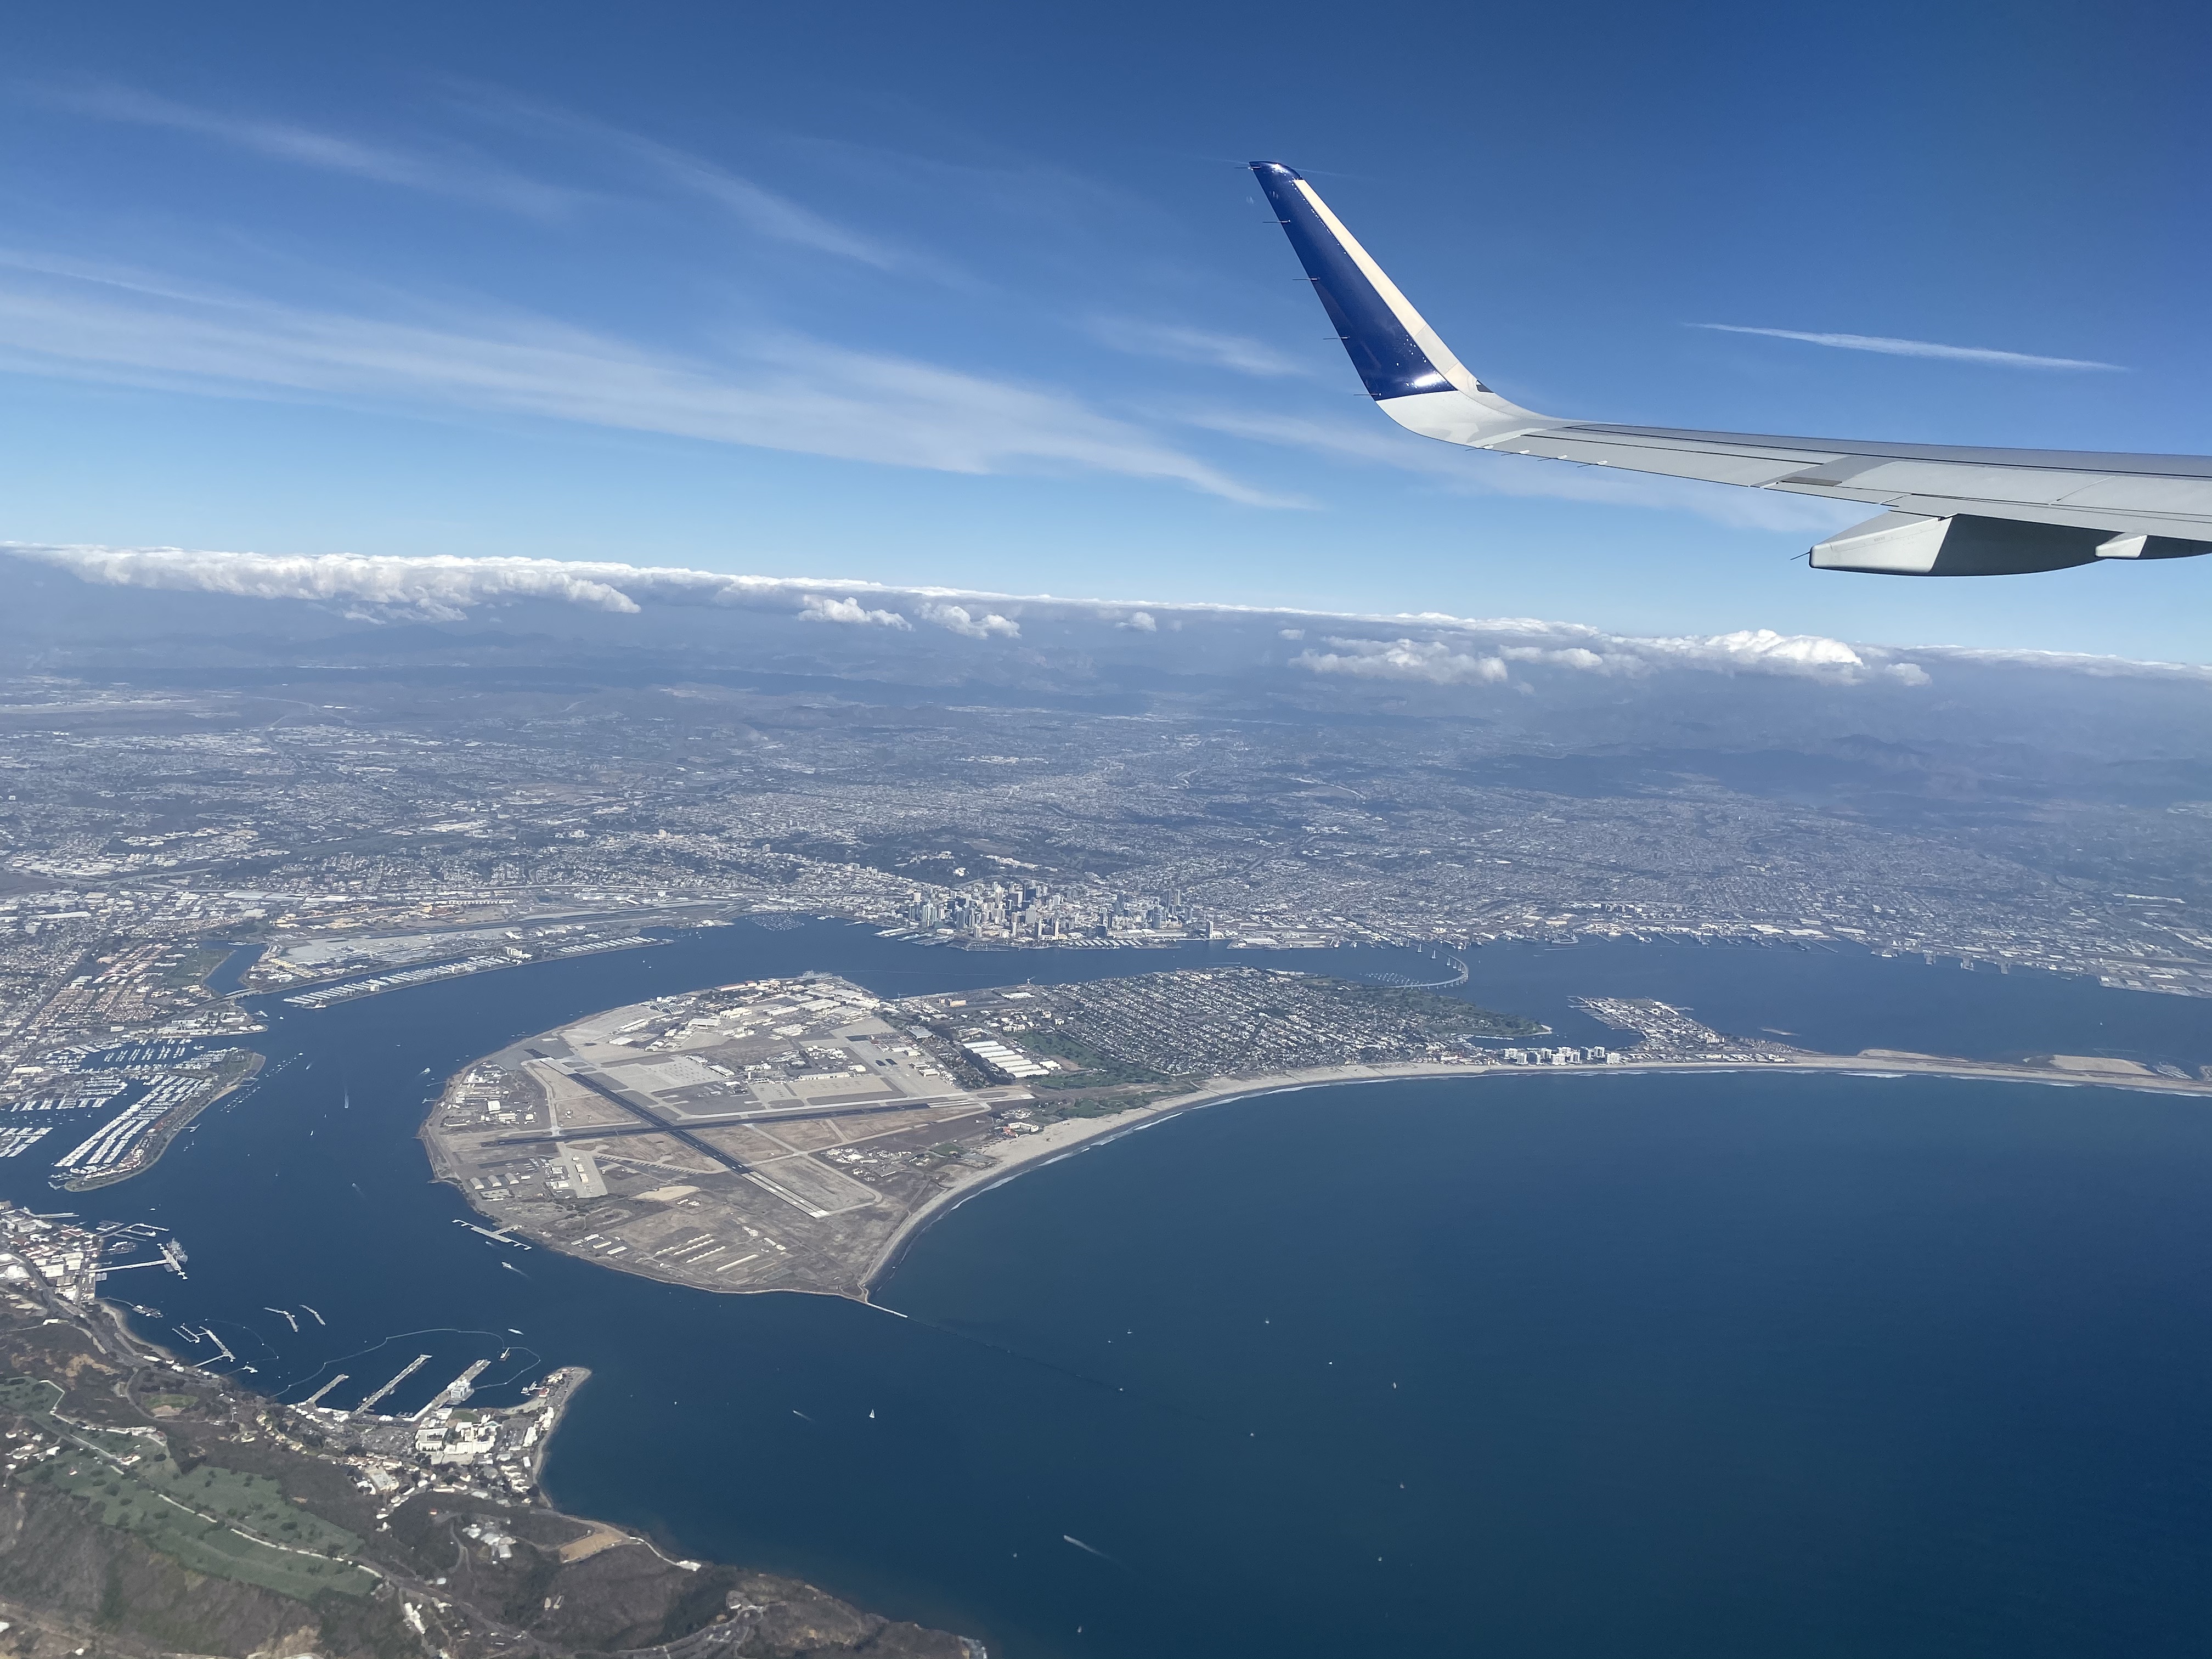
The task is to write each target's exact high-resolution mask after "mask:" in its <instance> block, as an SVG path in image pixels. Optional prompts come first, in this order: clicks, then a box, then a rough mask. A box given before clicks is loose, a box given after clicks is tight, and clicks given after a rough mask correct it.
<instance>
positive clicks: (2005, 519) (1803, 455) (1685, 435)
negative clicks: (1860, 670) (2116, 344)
mask: <svg viewBox="0 0 2212 1659" xmlns="http://www.w3.org/2000/svg"><path fill="white" fill-rule="evenodd" d="M1252 171H1253V173H1254V174H1255V176H1256V177H1257V178H1258V179H1259V181H1260V188H1261V190H1262V191H1266V192H1267V200H1268V201H1269V202H1270V203H1272V204H1273V206H1274V209H1275V216H1276V218H1277V219H1279V221H1280V222H1282V226H1283V229H1284V230H1285V233H1287V234H1288V235H1289V236H1290V239H1291V247H1292V248H1293V249H1295V250H1296V251H1297V256H1298V261H1299V263H1300V264H1303V265H1304V267H1305V271H1306V276H1307V277H1308V278H1309V279H1310V281H1311V282H1312V283H1313V285H1314V292H1315V293H1316V295H1319V296H1320V298H1321V302H1322V307H1323V308H1324V309H1326V310H1327V311H1328V315H1329V320H1330V321H1332V322H1333V323H1334V324H1335V325H1336V331H1337V335H1338V337H1340V339H1341V340H1342V341H1343V342H1344V349H1345V350H1346V352H1347V353H1349V354H1350V356H1351V358H1352V367H1353V368H1356V369H1358V371H1359V377H1360V379H1361V380H1364V382H1365V383H1366V386H1367V391H1368V393H1369V395H1370V396H1371V397H1372V398H1374V399H1375V402H1376V406H1377V407H1378V408H1380V409H1381V410H1382V411H1383V413H1384V414H1386V415H1388V416H1389V417H1390V418H1391V419H1392V420H1394V421H1395V422H1398V424H1399V425H1401V426H1402V427H1404V428H1406V429H1407V431H1409V432H1418V433H1419V434H1420V435H1422V436H1423V437H1425V438H1437V439H1441V440H1443V441H1444V442H1446V443H1454V444H1463V445H1466V446H1467V447H1469V448H1473V449H1494V450H1498V451H1500V452H1502V453H1506V454H1511V455H1534V456H1541V457H1544V458H1546V459H1551V460H1559V461H1577V462H1580V463H1582V464H1583V465H1588V466H1612V467H1620V468H1622V469H1624V470H1626V471H1633V472H1659V473H1664V474H1666V475H1668V477H1676V478H1705V479H1709V480H1711V482H1713V483H1726V484H1741V485H1743V486H1745V487H1747V488H1749V489H1782V490H1788V491H1790V493H1791V494H1793V495H1823V496H1826V497H1828V498H1829V499H1831V500H1839V501H1867V502H1870V503H1874V504H1876V505H1879V506H1881V507H1885V508H1887V509H1888V510H1887V511H1886V512H1884V513H1882V514H1881V516H1880V517H1879V518H1876V519H1874V520H1869V522H1867V523H1865V524H1863V525H1859V526H1857V527H1855V528H1853V529H1850V530H1846V531H1844V532H1842V533H1841V534H1840V535H1838V536H1834V537H1832V538H1829V539H1828V540H1826V541H1825V542H1822V543H1821V544H1820V545H1819V546H1817V547H1815V548H1814V550H1813V552H1812V562H1813V564H1814V568H1818V569H1822V570H1859V571H1869V572H1875V573H1878V574H1886V575H1902V576H1992V575H2010V574H2018V573H2021V572H2024V571H2031V570H2059V569H2063V568H2066V567H2068V566H2069V565H2081V564H2092V563H2094V562H2097V561H2099V560H2102V559H2174V558H2187V557H2190V556H2194V555H2197V554H2200V553H2212V457H2208V456H2201V455H2110V454H2100V453H2077V452H2074V451H2068V450H2042V449H1967V448H1958V447H1952V446H1949V445H1945V444H1896V443H1866V442H1860V441H1839V440H1837V439H1832V438H1789V437H1776V436H1766V435H1759V434H1755V433H1743V432H1691V431H1677V430H1674V429H1673V428H1667V427H1652V426H1609V425H1604V424H1601V423H1599V422H1591V421H1568V420H1561V419H1559V417H1557V416H1551V415H1539V414H1537V413H1536V412H1535V411H1534V410H1528V409H1523V408H1522V407H1521V406H1520V405H1519V404H1515V403H1512V402H1510V401H1508V400H1507V399H1506V398H1501V397H1499V396H1498V394H1497V393H1496V392H1492V390H1491V389H1490V388H1489V387H1488V386H1485V385H1483V383H1482V382H1481V381H1480V380H1478V379H1476V378H1475V376H1474V374H1470V373H1469V372H1468V370H1467V368H1465V367H1464V366H1463V365H1462V363H1461V362H1460V361H1459V359H1458V358H1457V357H1455V356H1453V355H1452V353H1451V349H1450V348H1449V347H1448V346H1446V345H1445V344H1444V343H1443V341H1442V340H1440V339H1438V338H1437V334H1436V331H1435V330H1433V329H1431V327H1430V326H1429V325H1428V324H1427V323H1426V322H1425V321H1423V320H1422V319H1421V314H1420V313H1419V312H1417V311H1415V310H1414V309H1413V307H1412V306H1411V305H1409V304H1408V303H1407V300H1406V296H1405V295H1402V294H1401V293H1400V292H1399V291H1398V289H1397V287H1396V285H1395V284H1394V283H1392V282H1391V281H1390V279H1389V277H1388V276H1385V275H1383V268H1382V267H1381V266H1380V265H1378V264H1376V263H1375V261H1374V260H1373V259H1372V258H1370V257H1369V255H1368V252H1367V250H1366V249H1364V248H1363V247H1362V246H1359V244H1358V242H1357V241H1356V240H1353V238H1352V233H1351V232H1350V231H1348V230H1346V228H1344V225H1343V223H1342V222H1340V220H1339V219H1338V218H1337V216H1335V215H1334V213H1331V212H1330V211H1329V210H1328V204H1326V203H1324V202H1323V201H1322V199H1321V197H1319V196H1318V195H1316V193H1315V191H1314V188H1313V186H1312V185H1310V184H1308V183H1307V182H1306V181H1305V180H1304V179H1302V178H1300V177H1299V176H1298V175H1297V173H1293V172H1292V171H1291V169H1290V168H1288V167H1285V166H1283V165H1282V164H1281V163H1280V162H1277V161H1255V162H1254V163H1253V164H1252Z"/></svg>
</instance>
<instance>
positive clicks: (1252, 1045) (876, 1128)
mask: <svg viewBox="0 0 2212 1659" xmlns="http://www.w3.org/2000/svg"><path fill="white" fill-rule="evenodd" d="M1581 1006H1583V1008H1584V1009H1585V1010H1586V1011H1587V1012H1589V1013H1591V1014H1592V1015H1593V1016H1594V1017H1595V1018H1597V1019H1599V1020H1600V1021H1601V1022H1603V1023H1605V1024H1608V1025H1611V1026H1613V1027H1614V1028H1615V1029H1617V1030H1622V1031H1625V1032H1627V1033H1630V1034H1632V1035H1631V1036H1630V1038H1629V1040H1630V1042H1632V1044H1633V1046H1632V1047H1631V1048H1626V1049H1621V1048H1604V1047H1572V1046H1542V1045H1540V1044H1538V1043H1536V1042H1534V1039H1537V1038H1541V1037H1542V1036H1547V1035H1548V1033H1547V1030H1546V1028H1544V1027H1542V1026H1541V1025H1538V1024H1535V1023H1534V1022H1532V1021H1529V1020H1527V1019H1522V1018H1517V1017H1516V1016H1512V1015H1509V1014H1499V1013H1494V1012H1491V1011H1489V1010H1487V1009H1483V1008H1479V1007H1476V1006H1474V1005H1472V1004H1470V1003H1468V1002H1464V1001H1462V1000H1458V999H1455V998H1450V997H1444V996H1439V995H1437V994H1435V993H1434V992H1432V991H1431V990H1428V989H1424V988H1419V987H1377V986H1372V985H1363V984H1356V983H1353V982H1351V981H1344V980H1339V979H1333V978H1329V977H1327V976H1323V975H1310V974H1299V973H1291V972H1286V971H1282V970H1277V969H1256V968H1208V969H1182V970H1176V971H1171V972H1165V973H1157V974H1145V975H1135V976H1133V977H1129V978H1120V979H1109V980H1101V981H1091V982H1089V983H1085V984H1076V985H1060V986H1040V985H1029V984H1024V985H1007V986H1001V987H997V988H994V989H991V990H982V991H969V992H964V993H961V994H940V995H933V996H921V997H913V998H908V999H904V1000H884V999H881V998H878V997H876V996H874V995H873V994H871V993H869V992H868V991H866V990H865V989H864V988H862V987H860V986H858V985H855V984H853V983H851V982H850V981H846V980H842V979H839V978H836V977H835V976H832V975H823V974H816V975H801V976H799V977H796V978H788V979H768V980H757V981H744V982H742V983H738V984H732V985H725V986H720V987H715V988H714V989H711V990H706V991H700V992H693V993H688V994H681V995H673V996H666V997H660V998H656V999H654V1000H651V1001H649V1002H642V1003H636V1004H632V1005H629V1006H625V1007H621V1008H615V1009H610V1010H607V1011H605V1012H600V1013H597V1014H592V1015H590V1016H588V1017H587V1018H584V1019H581V1020H579V1021H576V1022H574V1024H568V1025H565V1026H562V1027H561V1028H559V1029H557V1030H552V1031H548V1032H544V1033H542V1034H540V1035H539V1036H534V1037H530V1038H526V1039H525V1040H524V1041H522V1042H518V1043H515V1044H513V1045H511V1046H510V1047H508V1048H503V1049H501V1050H500V1051H498V1052H497V1053H495V1054H489V1055H487V1056H485V1057H484V1058H483V1059H482V1060H478V1061H477V1062H476V1063H475V1064H474V1065H472V1066H469V1067H467V1068H466V1069H465V1070H464V1071H463V1072H461V1073H459V1074H457V1075H456V1076H455V1077H453V1079H450V1080H449V1082H448V1083H447V1086H446V1088H445V1090H444V1091H443V1092H442V1093H441V1096H440V1097H439V1099H438V1100H437V1102H436V1103H435V1105H434V1107H433V1109H432V1110H431V1112H430V1114H429V1116H428V1121H426V1122H425V1124H424V1126H423V1128H422V1139H423V1140H424V1142H425V1144H426V1146H427V1147H428V1152H429V1156H430V1159H431V1163H432V1165H433V1168H434V1170H435V1172H436V1173H437V1175H438V1176H439V1177H440V1178H441V1179H443V1180H446V1181H448V1182H452V1183H453V1185H454V1186H455V1187H456V1188H459V1190H460V1192H461V1193H462V1194H464V1195H465V1197H466V1198H467V1200H468V1201H469V1203H470V1204H471V1206H473V1207H474V1208H475V1209H476V1210H477V1212H479V1213H480V1214H481V1215H482V1216H483V1217H484V1218H486V1220H487V1221H488V1222H489V1224H491V1225H493V1226H494V1228H495V1230H496V1231H498V1232H499V1233H500V1234H501V1235H502V1236H513V1237H524V1238H528V1239H530V1240H532V1241H533V1242H535V1243H541V1244H544V1245H546V1246H548V1247H550V1248H552V1249H559V1250H562V1251H565V1252H566V1253H568V1254H569V1255H576V1256H580V1257H583V1258H585V1259H586V1260H589V1261H599V1262H601V1263H604V1264H605V1265H606V1266H608V1267H614V1268H617V1269H618V1270H620V1271H623V1272H625V1273H638V1274H641V1275H643V1276H645V1277H647V1278H653V1279H665V1280H669V1281H671V1282H674V1283H678V1284H684V1285H693V1286H696V1287H697V1288H700V1289H703V1290H711V1291H726V1292H743V1291H811V1292H815V1293H817V1294H824V1295H832V1296H843V1297H853V1298H854V1299H857V1300H860V1301H866V1300H867V1299H868V1297H869V1294H870V1291H871V1290H872V1287H873V1286H874V1285H876V1284H877V1283H878V1280H879V1279H881V1278H882V1276H883V1275H884V1273H885V1272H886V1271H888V1269H889V1267H890V1266H891V1264H892V1263H893V1262H895V1261H896V1259H897V1256H898V1255H899V1252H900V1251H901V1250H902V1249H903V1248H904V1247H905V1245H906V1243H908V1241H909V1240H910V1239H911V1238H912V1237H914V1236H915V1233H916V1232H917V1231H920V1230H921V1228H922V1227H924V1226H926V1225H927V1224H928V1222H929V1221H931V1220H932V1219H933V1218H935V1217H936V1216H938V1215H939V1214H941V1213H942V1212H944V1211H945V1210H946V1209H948V1208H950V1207H951V1206H953V1205H955V1204H957V1203H958V1202H959V1201H961V1200H963V1198H965V1197H967V1196H969V1195H970V1194H973V1193H974V1192H975V1191H977V1190H979V1189H980V1188H982V1187H985V1186H987V1185H991V1184H994V1183H995V1182H1000V1181H1003V1180H1005V1179H1006V1178H1007V1177H1008V1176H1011V1175H1012V1174H1013V1173H1015V1172H1016V1171H1018V1170H1021V1169H1023V1168H1024V1167H1028V1166H1031V1165H1034V1164H1038V1163H1040V1162H1042V1161H1045V1160H1048V1159H1050V1158H1056V1157H1059V1156H1061V1155H1063V1154H1065V1153H1066V1152H1068V1151H1070V1150H1071V1149H1073V1147H1075V1146H1079V1145H1080V1144H1082V1143H1084V1142H1085V1141H1087V1140H1091V1139H1096V1138H1097V1137H1098V1136H1101V1135H1103V1134H1108V1133H1115V1132H1118V1131H1119V1130H1121V1129H1124V1128H1126V1127H1129V1126H1130V1125H1131V1124H1133V1122H1137V1121H1146V1120H1149V1119H1152V1118H1156V1117H1159V1116H1164V1115H1170V1114H1172V1113H1176V1112H1181V1111H1187V1110H1189V1109H1193V1108H1194V1107H1198V1106H1202V1105H1207V1104H1211V1103H1217V1102H1219V1101H1224V1100H1229V1099H1234V1098H1242V1097H1249V1096H1254V1095H1263V1094H1267V1093H1269V1092H1273V1091H1281V1090H1286V1089H1294V1088H1304V1087H1310V1086H1314V1085H1323V1084H1334V1083H1346V1082H1356V1081H1364V1080H1376V1079H1388V1078H1403V1077H1419V1076H1432V1075H1453V1076H1469V1075H1483V1076H1501V1077H1502V1076H1511V1075H1525V1074H1527V1073H1528V1072H1529V1071H1531V1070H1533V1069H1542V1070H1545V1071H1547V1072H1559V1071H1568V1072H1582V1073H1590V1072H1605V1073H1611V1072H1620V1071H1624V1070H1645V1069H1650V1068H1654V1067H1666V1068H1671V1069H1735V1068H1740V1067H1743V1066H1790V1067H1796V1068H1800V1069H1820V1070H1828V1071H1835V1070H1843V1071H1857V1072H1866V1073H1899V1072H1916V1073H1937V1074H1943V1075H1954V1076H1971V1077H1984V1078H2004V1079H2015V1080H2023V1081H2027V1080H2033V1081H2040V1082H2045V1083H2067V1082H2073V1083H2100V1084H2108V1085H2109V1084H2117V1085H2124V1086H2128V1087H2134V1088H2146V1089H2156V1090H2161V1091H2181V1092H2191V1093H2201V1094H2207V1095H2212V1082H2206V1081H2203V1080H2199V1079H2191V1078H2188V1077H2186V1076H2185V1075H2165V1074H2161V1073H2158V1072H2156V1071H2154V1070H2153V1069H2152V1068H2150V1067H2148V1066H2141V1065H2137V1064H2136V1063H2134V1062H2131V1061H2127V1060H2105V1059H2101V1058H2098V1057H2093V1056H2075V1055H2054V1056H2046V1057H2042V1058H2039V1059H2032V1060H2022V1061H2021V1062H2020V1063H2017V1064H2008V1063H2002V1062H1992V1061H1980V1060H1959V1059H1952V1058H1947V1057H1945V1056H1942V1055H1930V1054H1902V1053H1897V1052H1893V1051H1890V1050H1885V1049H1870V1050H1868V1051H1866V1052H1864V1053H1863V1054H1851V1055H1839V1054H1814V1053H1811V1052H1808V1051H1807V1050H1805V1049H1802V1048H1795V1047H1792V1046H1790V1045H1789V1044H1786V1043H1782V1042H1775V1041H1772V1040H1771V1039H1767V1038H1757V1039H1748V1038H1740V1037H1731V1036H1723V1035H1722V1034H1720V1033H1718V1032H1717V1031H1714V1030H1711V1029H1709V1028H1708V1027H1706V1026H1705V1025H1703V1024H1699V1022H1698V1021H1697V1020H1695V1019H1694V1018H1692V1017H1691V1016H1690V1015H1689V1014H1688V1013H1687V1012H1685V1011H1683V1010H1681V1009H1678V1008H1675V1007H1673V1006H1669V1005H1668V1004H1665V1003H1662V1002H1657V1001H1653V1000H1644V999H1597V998H1593V999H1587V1000H1583V1003H1582V1005H1581ZM2170 1069H2171V1068H2170Z"/></svg>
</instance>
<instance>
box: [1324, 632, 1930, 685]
mask: <svg viewBox="0 0 2212 1659" xmlns="http://www.w3.org/2000/svg"><path fill="white" fill-rule="evenodd" d="M1292 661H1293V663H1294V664H1295V665H1296V666H1297V667H1300V668H1304V669H1307V670H1310V671H1312V672H1314V673H1316V674H1340V675H1350V676H1352V677H1355V678H1362V679H1387V680H1413V681H1418V682H1420V683H1423V684H1430V685H1471V684H1504V683H1506V682H1508V681H1510V680H1511V679H1512V678H1513V677H1514V674H1515V672H1516V670H1525V669H1528V668H1534V667H1543V668H1551V669H1559V670H1565V671H1567V672H1570V673H1575V674H1599V675H1611V676H1618V677H1623V678H1635V677H1638V676H1642V675H1646V674H1650V673H1652V672H1653V671H1656V670H1660V669H1665V668H1691V669H1703V670H1706V671H1719V672H1723V673H1751V674H1780V675H1787V676H1790V677H1791V678H1798V679H1812V680H1820V681H1822V682H1824V683H1826V684H1832V685H1856V684H1861V683H1863V682H1864V681H1867V680H1869V679H1872V678H1877V677H1879V678H1886V679H1888V680H1891V681H1893V682H1894V683H1896V684H1903V685H1924V684H1927V683H1928V674H1927V671H1926V670H1924V669H1923V668H1921V667H1920V666H1919V665H1917V664H1916V663H1911V662H1884V661H1879V660H1869V658H1868V657H1867V656H1866V655H1864V654H1863V653H1861V652H1860V651H1858V650H1855V649H1854V648H1853V647H1850V646H1848V645H1846V644H1844V642H1843V641H1841V640H1831V639H1825V638H1823V637H1821V636H1820V635H1817V634H1777V633H1775V632H1774V631H1773V630H1772V629H1765V628H1760V629H1746V630H1743V631H1740V632H1737V633H1734V634H1713V635H1676V636H1674V637H1661V638H1655V639H1638V638H1633V637H1630V636H1626V635H1607V634H1601V633H1599V632H1597V630H1595V629H1587V628H1579V627H1576V626H1574V625H1573V624H1571V623H1482V622H1463V623H1462V622H1454V623H1450V624H1449V625H1448V627H1446V628H1444V629H1439V630H1438V632H1437V634H1435V635H1431V637H1429V638H1426V639H1415V638H1412V637H1406V638H1400V639H1395V640H1373V639H1352V638H1332V639H1330V640H1328V641H1327V642H1326V644H1325V646H1324V647H1322V648H1319V649H1310V650H1306V651H1303V652H1301V653H1299V654H1298V655H1297V657H1296V658H1294V659H1292Z"/></svg>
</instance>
